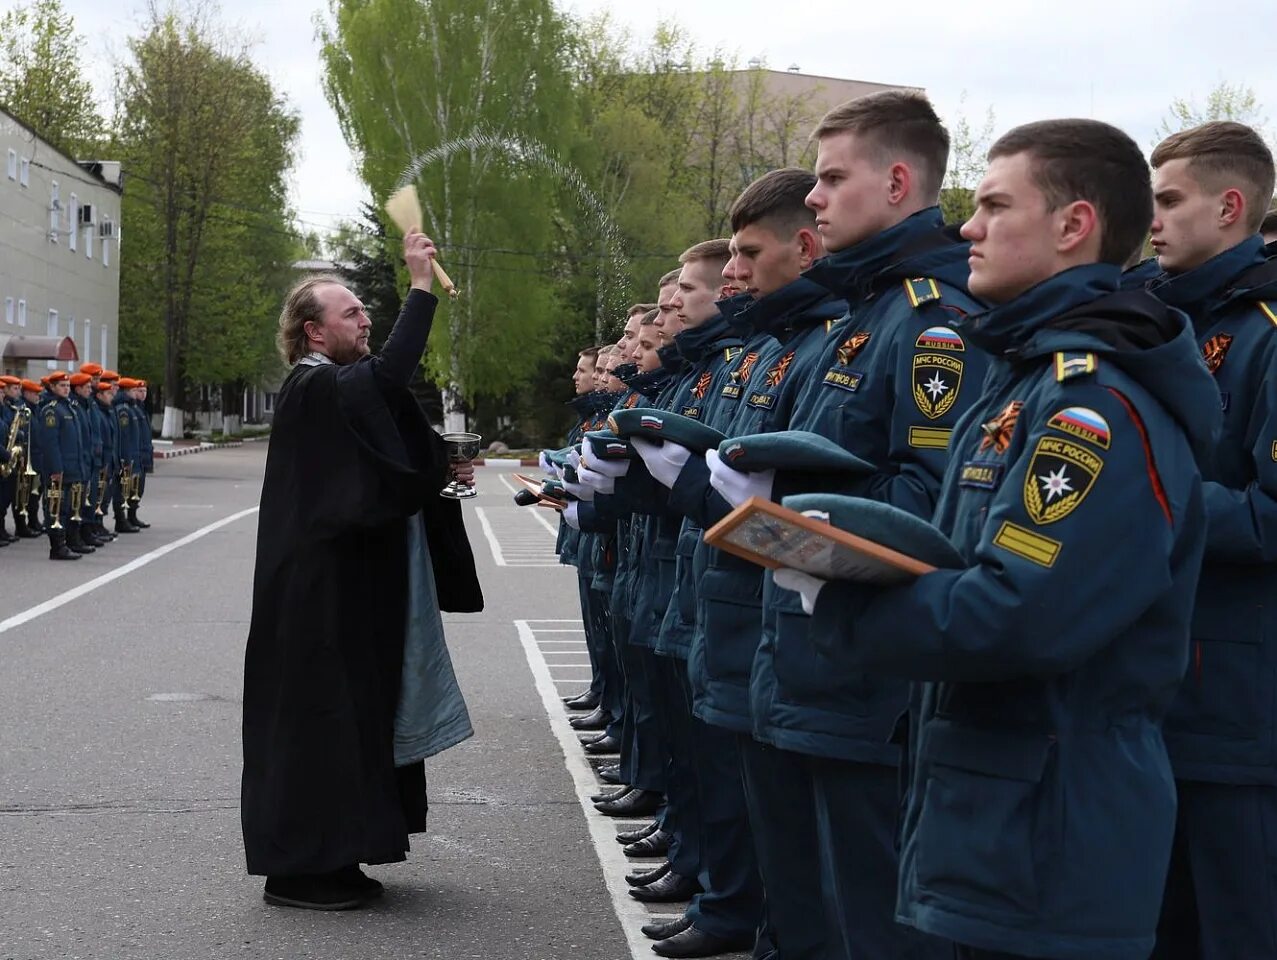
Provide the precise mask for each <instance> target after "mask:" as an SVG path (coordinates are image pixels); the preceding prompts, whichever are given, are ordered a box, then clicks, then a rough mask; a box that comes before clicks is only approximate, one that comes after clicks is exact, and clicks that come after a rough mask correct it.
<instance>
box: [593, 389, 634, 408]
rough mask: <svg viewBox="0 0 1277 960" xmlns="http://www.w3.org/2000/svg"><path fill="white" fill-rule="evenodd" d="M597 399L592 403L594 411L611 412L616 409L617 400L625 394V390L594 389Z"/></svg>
mask: <svg viewBox="0 0 1277 960" xmlns="http://www.w3.org/2000/svg"><path fill="white" fill-rule="evenodd" d="M594 392H595V395H596V397H597V401H596V403H595V405H594V412H595V413H611V412H612V411H613V410H615V409H616V404H617V402H618V401H619V400H620V399H621V397H623V396H625V394H626V393H628V392H629V391H627V390H596V391H594Z"/></svg>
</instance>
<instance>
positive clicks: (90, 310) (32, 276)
mask: <svg viewBox="0 0 1277 960" xmlns="http://www.w3.org/2000/svg"><path fill="white" fill-rule="evenodd" d="M120 194H121V175H120V165H119V164H118V163H114V162H109V161H93V162H89V161H76V160H75V159H73V158H72V157H69V156H67V155H66V154H64V153H62V152H61V151H60V150H58V149H56V148H55V147H53V146H52V145H50V144H49V143H46V142H45V141H44V140H42V139H40V137H39V135H38V134H37V133H36V131H34V130H32V129H31V128H30V127H28V126H26V125H25V124H24V123H23V122H22V121H21V120H19V119H18V118H17V117H14V116H12V115H10V114H8V113H5V112H4V111H3V110H0V311H2V312H0V370H3V372H4V373H9V374H13V375H15V376H22V377H27V378H29V379H32V380H39V379H40V377H42V376H45V375H47V374H48V373H49V371H50V370H54V369H57V368H59V367H61V368H63V369H67V370H71V369H75V368H78V366H79V364H81V363H87V362H90V361H92V362H94V363H100V364H102V365H103V366H105V367H108V368H111V367H115V366H116V364H117V359H118V357H119V352H118V334H119V313H120Z"/></svg>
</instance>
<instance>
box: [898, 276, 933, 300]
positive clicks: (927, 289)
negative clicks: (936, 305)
mask: <svg viewBox="0 0 1277 960" xmlns="http://www.w3.org/2000/svg"><path fill="white" fill-rule="evenodd" d="M904 284H905V296H907V297H908V298H909V306H911V307H920V306H922V305H923V304H924V303H930V302H931V301H932V300H939V299H940V288H939V287H938V286H937V285H936V282H935V281H934V280H932V279H931V278H930V277H915V278H913V279H912V280H906V281H905V282H904Z"/></svg>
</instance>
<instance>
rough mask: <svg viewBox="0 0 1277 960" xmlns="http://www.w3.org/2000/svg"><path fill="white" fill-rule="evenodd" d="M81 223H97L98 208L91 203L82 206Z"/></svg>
mask: <svg viewBox="0 0 1277 960" xmlns="http://www.w3.org/2000/svg"><path fill="white" fill-rule="evenodd" d="M80 222H81V223H97V222H98V208H97V207H95V206H94V205H93V204H91V203H82V204H80Z"/></svg>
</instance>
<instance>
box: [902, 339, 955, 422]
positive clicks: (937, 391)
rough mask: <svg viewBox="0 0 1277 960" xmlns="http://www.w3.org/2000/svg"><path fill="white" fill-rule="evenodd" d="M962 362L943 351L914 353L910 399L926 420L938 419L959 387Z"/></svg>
mask: <svg viewBox="0 0 1277 960" xmlns="http://www.w3.org/2000/svg"><path fill="white" fill-rule="evenodd" d="M962 369H963V364H962V361H961V360H959V359H958V358H957V357H953V356H950V355H949V354H947V353H918V354H915V355H914V358H913V401H914V403H915V404H916V405H917V407H918V410H919V411H921V413H922V415H923V416H925V417H926V418H927V419H928V420H939V419H940V418H941V417H943V416H944V415H945V414H946V413H948V412H949V411H950V410H951V409H953V404H954V402H955V401H957V399H958V391H959V390H960V389H962Z"/></svg>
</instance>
